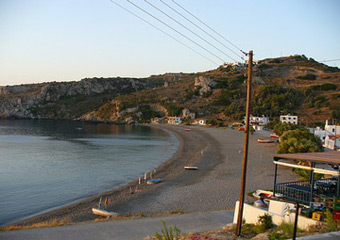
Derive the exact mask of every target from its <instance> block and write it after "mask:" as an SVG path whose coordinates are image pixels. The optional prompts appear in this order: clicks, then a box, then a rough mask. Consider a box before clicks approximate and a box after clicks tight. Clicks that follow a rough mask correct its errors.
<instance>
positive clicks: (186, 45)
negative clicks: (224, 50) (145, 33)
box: [110, 0, 218, 65]
mask: <svg viewBox="0 0 340 240" xmlns="http://www.w3.org/2000/svg"><path fill="white" fill-rule="evenodd" d="M110 1H111V2H112V3H113V4H115V5H117V6H118V7H120V8H122V9H124V10H125V11H127V12H128V13H130V14H132V15H134V16H135V17H137V18H139V19H140V20H142V21H143V22H145V23H147V24H149V25H150V26H152V27H153V28H155V29H157V30H158V31H160V32H162V33H164V34H165V35H167V36H168V37H170V38H172V39H173V40H175V41H177V42H178V43H180V44H182V45H183V46H185V47H187V48H188V49H190V50H191V51H193V52H195V53H197V54H198V55H200V56H201V57H203V58H205V59H206V60H208V61H210V62H211V63H213V64H215V65H218V64H217V63H215V62H214V61H213V60H211V59H210V58H208V57H206V56H204V55H203V54H201V53H200V52H198V51H196V50H195V49H193V48H191V47H190V46H188V45H187V44H185V43H183V42H182V41H180V40H178V39H176V38H175V37H173V36H171V35H170V34H168V33H167V32H165V31H163V30H162V29H160V28H159V27H157V26H155V25H153V24H152V23H150V22H148V21H147V20H145V19H143V18H142V17H140V16H138V15H137V14H135V13H134V12H132V11H130V10H129V9H127V8H125V7H123V6H122V5H120V4H119V3H117V2H115V1H113V0H110Z"/></svg>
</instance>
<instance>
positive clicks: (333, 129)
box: [325, 120, 340, 135]
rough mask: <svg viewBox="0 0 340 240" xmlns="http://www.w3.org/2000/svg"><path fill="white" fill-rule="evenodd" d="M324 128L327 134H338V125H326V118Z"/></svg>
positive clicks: (339, 130) (339, 127) (339, 133)
mask: <svg viewBox="0 0 340 240" xmlns="http://www.w3.org/2000/svg"><path fill="white" fill-rule="evenodd" d="M325 130H326V132H327V134H329V135H340V126H338V125H328V120H326V124H325Z"/></svg>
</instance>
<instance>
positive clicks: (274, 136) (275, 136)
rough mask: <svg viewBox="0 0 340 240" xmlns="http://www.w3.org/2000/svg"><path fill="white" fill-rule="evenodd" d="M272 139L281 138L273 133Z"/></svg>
mask: <svg viewBox="0 0 340 240" xmlns="http://www.w3.org/2000/svg"><path fill="white" fill-rule="evenodd" d="M270 137H271V138H279V137H280V136H278V135H276V134H275V133H273V134H270Z"/></svg>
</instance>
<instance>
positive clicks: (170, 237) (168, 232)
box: [155, 220, 181, 240]
mask: <svg viewBox="0 0 340 240" xmlns="http://www.w3.org/2000/svg"><path fill="white" fill-rule="evenodd" d="M162 225H163V229H162V230H161V234H160V233H158V232H156V233H155V237H156V238H157V239H158V240H177V239H179V235H180V234H181V230H179V229H178V228H177V227H176V225H174V228H172V227H170V228H169V229H168V228H167V227H166V223H165V221H163V220H162Z"/></svg>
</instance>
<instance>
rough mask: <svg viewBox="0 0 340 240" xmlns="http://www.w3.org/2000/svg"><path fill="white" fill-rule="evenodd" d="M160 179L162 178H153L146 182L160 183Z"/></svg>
mask: <svg viewBox="0 0 340 240" xmlns="http://www.w3.org/2000/svg"><path fill="white" fill-rule="evenodd" d="M161 181H162V180H161V179H160V178H155V179H151V180H148V181H147V182H146V184H156V183H160V182H161Z"/></svg>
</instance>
